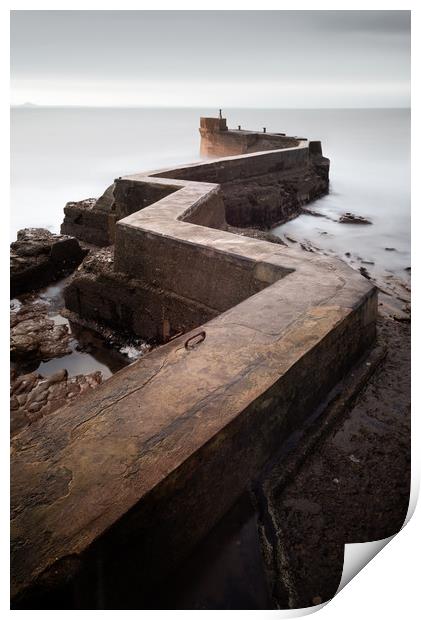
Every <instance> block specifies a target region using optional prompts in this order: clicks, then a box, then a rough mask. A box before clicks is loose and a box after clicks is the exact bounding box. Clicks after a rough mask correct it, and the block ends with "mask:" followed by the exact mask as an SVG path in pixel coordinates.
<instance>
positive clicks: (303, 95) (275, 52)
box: [11, 11, 410, 108]
mask: <svg viewBox="0 0 421 620" xmlns="http://www.w3.org/2000/svg"><path fill="white" fill-rule="evenodd" d="M11 72H12V104H21V103H24V102H33V103H37V104H41V105H98V106H113V105H116V106H125V105H128V106H206V107H230V106H231V107H268V108H283V107H284V108H285V107H286V108H296V107H300V108H302V107H309V108H317V107H407V106H409V105H410V13H409V11H314V12H313V11H156V12H154V11H14V12H12V17H11Z"/></svg>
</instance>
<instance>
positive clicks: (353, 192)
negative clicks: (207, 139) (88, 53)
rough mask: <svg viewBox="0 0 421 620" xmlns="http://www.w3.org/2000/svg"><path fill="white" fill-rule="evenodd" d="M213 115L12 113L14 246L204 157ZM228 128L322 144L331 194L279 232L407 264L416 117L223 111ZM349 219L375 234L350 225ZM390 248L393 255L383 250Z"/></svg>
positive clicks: (395, 265) (380, 264)
mask: <svg viewBox="0 0 421 620" xmlns="http://www.w3.org/2000/svg"><path fill="white" fill-rule="evenodd" d="M216 112H217V111H216V110H211V109H191V108H188V109H187V108H186V109H121V108H119V109H117V108H116V109H109V108H101V109H96V108H41V107H40V108H38V107H34V108H14V109H12V111H11V129H12V139H11V164H12V188H11V195H12V210H11V239H12V240H13V239H14V238H15V236H16V231H17V230H18V229H19V228H23V227H27V226H42V227H45V228H49V229H50V230H52V231H58V230H59V227H60V223H61V220H62V217H63V207H64V205H65V203H66V202H67V201H69V200H80V199H82V198H87V197H91V196H99V195H100V194H101V193H102V191H103V190H104V189H105V187H107V186H108V185H109V184H110V183H111V182H112V181H113V179H114V178H115V177H117V176H120V175H124V174H128V173H131V172H139V171H144V170H150V169H154V168H161V167H165V166H168V165H170V164H179V163H183V162H191V161H195V160H198V159H199V132H198V125H199V117H200V116H201V115H202V116H205V115H215V113H216ZM224 114H225V115H226V116H227V119H228V124H229V126H232V127H235V126H237V125H242V127H244V128H247V129H261V128H262V127H263V126H265V127H267V130H268V131H282V132H285V133H288V134H291V135H296V136H303V137H308V138H310V139H320V140H322V143H323V151H324V154H325V155H326V156H327V157H329V158H330V159H331V192H330V194H329V195H328V196H326V197H325V198H322V199H321V200H319V201H317V203H315V204H314V205H313V206H312V208H314V209H316V210H317V211H319V212H320V213H321V214H324V215H326V216H327V217H328V218H331V219H327V218H315V217H314V216H310V215H302V216H300V217H299V218H297V219H295V220H293V221H291V222H289V223H288V224H286V225H284V226H283V227H281V228H279V229H276V230H277V232H278V234H280V235H283V234H285V233H287V234H289V235H290V236H291V235H292V236H296V237H297V238H306V239H309V240H310V241H312V242H313V243H314V244H315V245H317V246H318V247H320V248H323V249H325V250H327V251H332V252H334V253H336V254H338V255H340V256H343V255H344V253H345V252H350V253H351V254H352V257H351V258H348V259H347V260H348V262H351V261H352V260H353V259H355V261H357V260H361V259H363V260H367V261H372V262H374V263H375V266H374V267H373V270H374V271H375V272H378V271H379V270H380V271H381V270H388V269H390V270H393V271H394V272H400V271H401V270H403V269H405V268H406V267H408V266H409V265H410V253H409V252H410V111H409V110H401V109H399V110H397V109H396V110H395V109H392V110H257V109H226V110H224ZM345 211H352V212H353V213H355V214H358V215H364V216H367V217H369V218H370V219H371V220H372V221H373V226H360V225H357V226H355V225H344V224H338V223H337V222H335V221H332V220H335V219H336V218H337V217H338V215H340V214H341V213H343V212H345ZM385 247H393V248H395V250H396V251H394V252H386V251H385V249H384V248H385Z"/></svg>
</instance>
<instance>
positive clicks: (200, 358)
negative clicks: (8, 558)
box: [12, 142, 377, 606]
mask: <svg viewBox="0 0 421 620" xmlns="http://www.w3.org/2000/svg"><path fill="white" fill-rule="evenodd" d="M249 158H252V162H253V169H254V170H255V171H256V173H259V171H262V170H263V171H265V173H267V171H268V166H269V169H270V168H272V167H274V170H276V168H277V167H278V168H279V169H282V170H285V169H287V168H288V167H292V168H295V166H296V163H297V162H305V161H308V158H309V147H308V144H307V143H306V142H303V143H302V144H301V145H300V146H299V147H297V148H295V149H290V150H285V151H284V152H283V156H282V157H280V155H279V152H271V153H261V154H259V155H247V156H239V157H237V158H233V159H234V161H230V162H227V160H226V159H225V160H218V161H217V162H209V163H207V164H203V168H204V169H205V173H206V174H207V173H209V172H210V173H211V177H212V179H213V182H203V181H202V180H200V179H198V178H197V177H200V176H201V175H202V174H204V172H203V169H202V170H201V169H200V166H199V167H198V166H197V165H196V166H194V165H192V166H187V167H186V166H184V167H182V168H179V169H174V170H172V171H168V178H164V177H165V174H167V172H162V171H159V172H157V173H154V174H153V175H152V176H151V175H149V176H146V177H145V176H144V175H131V176H129V177H124V178H122V179H118V180H117V181H116V186H115V189H114V192H113V196H114V208H115V210H116V213H121V214H123V213H124V209H125V208H127V207H128V209H129V211H131V214H129V215H127V217H124V218H123V219H121V220H120V221H119V222H117V224H116V230H115V252H114V263H112V258H111V255H110V256H109V258H110V271H109V274H111V272H112V271H113V270H114V273H115V277H116V278H120V275H119V274H124V277H123V278H122V282H121V288H123V287H124V286H126V284H127V287H126V293H125V294H126V297H125V298H124V299H123V301H122V303H121V304H120V306H118V303H117V302H118V300H117V295H116V291H117V290H118V289H117V288H115V289H114V291H113V292H111V293H109V290H108V287H107V286H102V293H101V296H98V302H97V306H96V307H97V312H98V314H100V313H103V314H106V312H108V309H109V307H110V306H109V298H110V296H112V295H114V299H113V302H114V303H115V308H116V309H117V311H116V312H115V314H114V315H113V316H117V317H119V320H120V322H121V324H122V325H124V324H125V323H126V322H127V314H124V312H125V308H126V305H129V302H128V301H127V299H128V298H129V297H130V296H133V297H134V299H135V300H136V296H137V295H139V297H138V298H140V293H139V290H132V289H131V288H130V285H131V284H132V283H135V282H136V281H140V282H141V283H142V286H143V287H144V289H143V290H144V292H145V293H146V290H147V288H148V287H149V289H150V290H152V291H155V292H158V291H159V289H161V290H162V291H163V293H162V297H163V298H165V296H167V298H169V297H171V296H172V297H173V298H174V299H175V298H177V299H179V300H181V299H182V298H184V299H186V300H187V306H188V305H189V304H190V305H191V307H196V308H199V307H200V305H201V306H202V307H203V308H204V309H206V311H207V310H211V311H212V312H213V313H214V315H217V316H214V317H213V318H211V320H208V322H206V323H204V324H201V325H200V326H199V327H198V329H197V330H194V331H192V332H190V333H187V334H185V335H184V336H179V337H177V338H174V339H173V340H172V341H171V342H169V343H167V344H166V345H164V346H163V347H161V348H159V349H156V350H155V351H152V352H151V353H150V354H148V355H146V356H145V357H144V358H142V359H141V360H140V361H138V362H136V363H135V364H133V365H132V366H130V367H128V368H126V369H124V370H122V371H120V372H118V373H117V374H116V375H114V376H113V377H112V378H110V379H109V380H108V381H106V382H105V383H104V384H103V385H102V386H101V387H100V388H99V389H98V390H94V391H93V392H92V393H86V394H84V395H82V396H81V397H80V398H79V399H78V401H77V402H76V403H75V404H74V405H71V406H67V407H65V408H63V409H61V410H58V411H57V412H56V413H55V415H54V416H47V417H45V418H43V419H41V420H39V421H38V422H37V424H34V425H33V426H32V427H31V428H29V429H24V430H23V431H22V432H21V433H20V434H19V435H18V436H17V437H16V438H15V439H14V440H13V441H12V481H13V486H12V537H13V544H12V552H13V556H12V595H13V596H14V597H15V599H14V600H15V603H16V604H17V605H23V606H25V604H27V603H28V601H31V600H34V599H36V598H37V597H40V598H41V600H42V597H43V596H44V595H46V593H47V596H48V595H50V594H51V592H56V593H57V592H59V591H60V592H63V590H61V588H63V587H64V586H65V584H66V582H67V584H68V587H67V589H66V588H65V589H66V596H68V597H70V598H71V600H72V601H73V604H76V605H82V606H83V605H85V604H87V603H86V600H88V599H89V589H90V583H91V582H90V578H94V579H95V578H96V577H95V576H96V575H97V571H100V572H101V575H102V577H101V579H102V582H103V583H106V584H107V583H109V584H112V583H113V582H114V581H115V579H116V578H117V574H116V571H117V573H118V572H119V571H120V569H121V565H122V563H125V562H129V561H136V562H137V564H139V558H141V563H140V566H139V571H140V573H141V576H142V583H143V585H144V588H145V589H147V588H148V586H149V584H150V583H151V582H153V581H154V580H156V579H157V578H158V577H159V578H162V576H163V575H164V574H165V573H166V572H168V571H169V570H171V569H172V568H174V566H176V564H177V562H179V561H180V560H181V559H182V558H183V557H185V556H186V554H187V553H188V552H189V550H190V549H191V548H192V547H193V545H194V544H195V543H196V542H197V541H198V540H200V539H201V537H203V536H204V535H205V534H206V533H207V532H208V531H209V530H210V528H211V527H212V526H213V525H214V524H215V523H216V522H217V521H218V520H219V519H220V517H221V516H222V515H223V514H224V513H225V512H226V511H227V510H228V508H229V507H230V506H231V505H232V504H233V503H234V502H235V500H236V498H237V497H238V496H239V495H240V494H241V493H242V492H243V491H244V489H245V487H246V486H247V484H249V483H250V482H251V481H252V480H254V479H255V478H256V477H257V476H258V475H259V473H260V472H261V470H262V467H263V466H264V465H265V464H266V462H267V461H268V459H269V458H270V457H271V455H272V454H273V452H274V451H275V450H278V449H279V447H280V445H281V444H282V441H283V440H284V439H285V438H286V437H287V436H289V435H290V433H291V431H293V430H296V429H299V428H301V426H302V424H303V423H304V421H305V420H306V418H307V416H308V415H309V412H311V411H312V410H313V408H314V407H315V406H316V405H317V404H318V403H319V402H320V401H321V399H322V398H323V397H324V395H325V394H326V392H327V391H328V390H329V389H330V388H332V387H333V385H335V383H336V382H337V381H338V380H339V379H340V378H341V377H342V376H343V375H344V373H346V371H347V370H348V369H349V368H350V366H351V365H352V364H353V363H354V362H355V360H356V359H358V358H359V357H360V355H361V354H362V353H363V352H364V351H365V350H366V349H367V347H369V346H370V345H371V344H372V343H373V341H374V338H375V330H376V328H375V322H376V316H377V293H376V290H375V288H374V287H373V286H372V285H371V284H370V282H369V281H368V280H366V279H364V278H362V277H361V276H360V275H359V274H356V273H355V272H354V271H352V270H351V269H349V268H348V267H346V266H345V265H344V264H343V263H341V262H339V261H334V260H330V259H325V258H320V257H317V256H314V255H311V254H309V255H307V256H306V257H303V256H302V254H301V253H300V252H297V251H295V250H293V249H290V248H284V247H281V246H279V245H275V244H271V243H268V242H265V241H261V240H256V239H252V238H247V237H242V236H238V235H235V234H232V233H230V232H228V231H226V230H220V229H219V225H220V222H221V215H222V214H223V210H222V208H221V205H222V204H223V203H222V202H221V188H220V186H219V180H220V179H225V180H226V181H228V180H232V179H235V178H236V176H238V175H240V176H241V174H243V173H244V170H245V169H247V167H249V166H250V165H251V163H250V161H248V159H249ZM245 167H246V168H245ZM183 175H187V180H183ZM192 177H195V179H192ZM149 183H151V190H153V193H154V195H155V192H156V191H161V190H162V192H163V197H161V198H159V199H158V201H157V202H155V203H153V204H150V205H147V206H145V203H139V202H138V198H137V197H136V195H138V192H140V194H141V195H146V194H145V184H146V188H147V186H148V184H149ZM127 194H129V195H131V196H132V197H133V196H135V198H134V199H133V202H132V203H131V202H130V201H126V199H125V197H126V196H127ZM146 202H148V200H147V201H146ZM136 204H137V205H139V209H138V210H137V211H135V209H136ZM142 206H143V208H142ZM103 258H105V255H104V257H103ZM94 262H95V258H94V259H93V262H92V265H93V264H94ZM88 263H89V259H88ZM92 271H93V272H95V267H94V266H93V269H92ZM88 272H89V269H84V270H83V276H82V278H83V279H84V284H83V287H82V286H80V287H79V288H78V278H77V277H75V278H74V282H73V284H72V286H73V289H72V290H73V293H72V299H73V301H74V303H75V304H77V303H79V307H82V305H83V303H84V302H83V299H82V298H86V296H88V295H89V276H87V273H88ZM101 277H104V273H103V272H101ZM111 278H112V276H111V275H110V277H109V280H107V274H105V279H104V280H103V284H106V283H107V282H108V281H110V280H111ZM93 279H94V277H93V278H92V281H93ZM98 284H100V282H98ZM135 286H137V285H136V284H135ZM78 295H79V298H80V300H82V301H80V300H79V302H78V301H77V297H78ZM94 297H95V295H94ZM156 298H157V299H159V295H156ZM69 299H70V297H69ZM73 301H72V302H71V303H73ZM69 303H70V302H69ZM87 307H89V308H90V311H91V310H93V309H94V308H95V302H94V301H92V302H90V303H88V304H87ZM132 307H133V306H132ZM103 308H106V310H105V311H104V310H103ZM158 318H159V319H160V320H161V319H162V317H159V315H158ZM151 320H153V321H154V320H155V321H156V320H157V317H156V316H152V317H151ZM133 324H134V323H133V321H132V322H130V321H129V325H130V328H132V325H133ZM167 332H168V333H169V334H171V325H169V326H168V325H167ZM63 584H64V585H63ZM87 590H88V591H87ZM75 596H76V599H77V600H76V599H74V597H75ZM75 600H76V602H75ZM25 601H26V602H25Z"/></svg>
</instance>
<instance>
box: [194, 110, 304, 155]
mask: <svg viewBox="0 0 421 620" xmlns="http://www.w3.org/2000/svg"><path fill="white" fill-rule="evenodd" d="M199 131H200V154H201V155H202V157H225V156H227V155H244V154H245V153H256V152H257V151H272V150H274V149H284V148H289V147H291V146H297V144H298V140H297V138H293V137H291V136H285V134H280V133H263V131H261V132H259V131H245V130H242V129H236V130H233V129H228V127H227V122H226V119H225V118H212V117H209V118H206V117H202V118H201V119H200V129H199Z"/></svg>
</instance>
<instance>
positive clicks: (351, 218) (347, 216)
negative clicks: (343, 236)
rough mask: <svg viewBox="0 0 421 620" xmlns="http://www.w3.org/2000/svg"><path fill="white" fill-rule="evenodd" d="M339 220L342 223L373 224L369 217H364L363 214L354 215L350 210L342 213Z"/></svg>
mask: <svg viewBox="0 0 421 620" xmlns="http://www.w3.org/2000/svg"><path fill="white" fill-rule="evenodd" d="M338 222H339V223H340V224H372V222H371V221H370V220H369V219H368V218H366V217H362V215H354V214H353V213H349V212H347V213H344V214H343V215H341V217H340V218H339V220H338Z"/></svg>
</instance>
